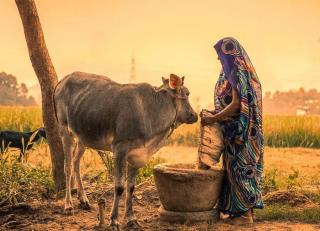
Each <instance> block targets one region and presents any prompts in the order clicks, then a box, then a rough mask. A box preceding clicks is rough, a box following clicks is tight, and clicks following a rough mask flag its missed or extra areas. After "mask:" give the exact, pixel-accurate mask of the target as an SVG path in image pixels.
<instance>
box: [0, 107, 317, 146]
mask: <svg viewBox="0 0 320 231" xmlns="http://www.w3.org/2000/svg"><path fill="white" fill-rule="evenodd" d="M263 122H264V135H265V145H266V146H269V147H308V148H320V116H265V117H264V121H263ZM41 126H42V116H41V109H40V108H39V107H0V130H5V129H11V130H18V131H30V130H33V129H36V128H38V127H41ZM198 133H199V123H197V124H193V125H183V126H181V127H179V128H178V129H177V130H176V131H175V132H174V133H173V135H172V136H171V138H170V139H169V141H168V143H169V144H178V145H187V146H197V144H198Z"/></svg>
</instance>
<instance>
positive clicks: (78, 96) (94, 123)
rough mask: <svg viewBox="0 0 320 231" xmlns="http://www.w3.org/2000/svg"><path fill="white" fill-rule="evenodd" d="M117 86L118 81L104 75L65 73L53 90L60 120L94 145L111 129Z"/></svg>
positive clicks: (114, 113) (114, 117)
mask: <svg viewBox="0 0 320 231" xmlns="http://www.w3.org/2000/svg"><path fill="white" fill-rule="evenodd" d="M120 89H121V85H120V84H118V83H116V82H114V81H112V80H110V79H109V78H107V77H105V76H99V75H95V74H88V73H83V72H74V73H72V74H70V75H68V76H66V77H65V78H63V79H62V80H61V81H60V82H59V84H58V85H57V87H56V90H55V94H54V100H55V107H56V115H57V119H58V121H59V123H60V124H61V125H63V126H68V129H70V130H72V132H73V133H74V134H75V135H77V136H78V137H79V138H81V139H82V140H83V141H84V142H85V143H87V145H88V146H91V145H92V146H96V144H98V143H101V139H107V137H105V136H106V135H107V134H112V133H113V131H114V127H113V126H112V125H113V124H114V120H115V119H116V115H117V113H118V112H117V109H116V104H117V97H116V96H117V95H118V92H119V91H120ZM104 145H105V144H104ZM96 148H97V147H96Z"/></svg>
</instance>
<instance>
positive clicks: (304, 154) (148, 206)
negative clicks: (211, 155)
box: [0, 147, 320, 231]
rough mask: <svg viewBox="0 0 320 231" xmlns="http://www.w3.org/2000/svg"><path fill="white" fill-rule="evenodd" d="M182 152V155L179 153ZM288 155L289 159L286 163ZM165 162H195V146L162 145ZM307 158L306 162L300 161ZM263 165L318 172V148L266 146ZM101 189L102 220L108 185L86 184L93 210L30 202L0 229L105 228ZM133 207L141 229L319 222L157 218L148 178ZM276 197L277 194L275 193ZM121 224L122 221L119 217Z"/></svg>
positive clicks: (298, 226) (294, 226)
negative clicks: (67, 211) (180, 221)
mask: <svg viewBox="0 0 320 231" xmlns="http://www.w3.org/2000/svg"><path fill="white" fill-rule="evenodd" d="M182 153H183V154H182ZM288 155H290V161H289V162H288ZM157 156H160V157H161V158H164V159H166V160H167V161H168V162H195V160H196V148H189V147H165V148H163V149H161V150H160V152H159V153H158V154H157ZM306 158H308V160H309V161H308V162H306V161H304V162H303V161H302V160H303V159H304V160H305V159H306ZM266 165H269V166H273V167H275V168H282V169H283V168H285V169H289V170H290V169H291V168H292V167H295V168H297V169H299V170H301V172H302V173H305V172H306V171H308V175H309V177H310V175H313V174H315V175H316V174H318V173H319V166H320V151H319V150H311V149H271V148H267V149H266ZM104 191H107V193H106V202H107V204H106V222H107V223H108V222H109V219H108V215H109V213H110V210H111V205H112V199H113V192H112V185H104V186H101V185H100V186H94V185H87V193H88V195H89V198H90V201H91V204H92V205H93V209H92V210H91V211H83V210H80V209H79V208H78V201H77V198H76V196H74V198H73V200H74V207H75V211H74V215H73V216H68V215H65V214H64V213H63V200H45V201H34V202H32V203H31V204H30V205H31V208H30V209H26V210H20V211H19V210H17V211H15V212H13V213H11V214H5V215H1V213H0V230H8V229H9V228H10V225H11V230H26V231H29V230H30V231H31V230H37V231H44V230H97V231H98V230H107V227H104V228H98V227H97V224H98V219H97V217H98V207H97V203H96V199H97V197H98V196H99V195H100V194H101V193H102V192H104ZM135 194H136V199H135V201H134V210H135V214H136V217H137V219H138V220H139V222H140V224H141V225H142V226H143V227H144V229H143V230H167V231H170V230H235V229H236V230H320V223H319V224H303V223H295V222H291V221H281V222H280V221H261V220H258V221H256V223H255V226H254V227H233V226H230V225H227V224H224V223H222V222H218V223H215V224H208V223H198V224H170V223H166V222H161V221H160V220H159V215H158V209H159V206H160V201H159V197H158V194H157V190H156V188H155V186H154V185H153V183H152V181H148V182H147V183H144V184H142V185H140V186H138V187H137V189H136V193H135ZM276 197H278V196H276ZM123 210H124V203H123V200H122V201H121V204H120V216H122V215H123V214H124V211H123ZM120 222H121V224H122V228H124V227H123V225H124V224H125V221H124V220H122V219H120Z"/></svg>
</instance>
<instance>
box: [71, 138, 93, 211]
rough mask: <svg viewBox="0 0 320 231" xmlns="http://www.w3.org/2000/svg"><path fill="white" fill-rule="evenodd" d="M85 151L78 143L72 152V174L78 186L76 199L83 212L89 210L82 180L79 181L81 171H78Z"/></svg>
mask: <svg viewBox="0 0 320 231" xmlns="http://www.w3.org/2000/svg"><path fill="white" fill-rule="evenodd" d="M84 151H85V146H84V145H83V144H82V143H81V142H80V141H78V142H77V144H76V146H75V152H74V174H75V178H76V181H77V185H78V197H79V200H80V207H81V208H82V209H85V210H89V209H90V204H89V200H88V197H87V194H86V192H85V190H84V187H83V184H82V180H81V170H80V161H81V157H82V156H83V154H84Z"/></svg>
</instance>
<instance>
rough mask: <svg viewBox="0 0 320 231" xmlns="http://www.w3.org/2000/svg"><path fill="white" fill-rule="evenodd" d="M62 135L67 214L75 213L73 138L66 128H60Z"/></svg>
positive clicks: (65, 207)
mask: <svg viewBox="0 0 320 231" xmlns="http://www.w3.org/2000/svg"><path fill="white" fill-rule="evenodd" d="M60 135H61V138H62V144H63V152H64V168H65V169H64V171H65V174H66V196H65V204H64V209H65V211H66V213H67V214H72V213H73V207H72V198H71V177H72V172H73V171H72V146H73V145H72V144H73V137H72V134H71V133H70V132H69V131H68V129H67V127H66V126H61V127H60Z"/></svg>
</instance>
